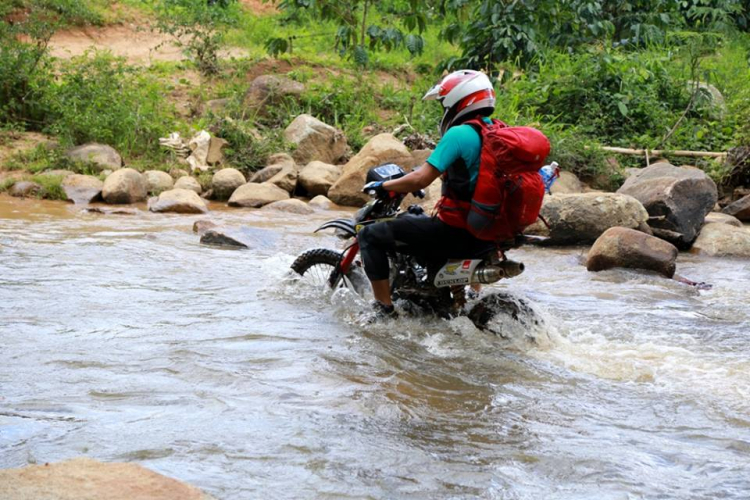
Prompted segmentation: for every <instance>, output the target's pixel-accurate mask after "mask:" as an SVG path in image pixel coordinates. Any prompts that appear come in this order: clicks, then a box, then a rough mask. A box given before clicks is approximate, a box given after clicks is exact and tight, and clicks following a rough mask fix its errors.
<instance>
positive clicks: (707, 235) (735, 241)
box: [690, 223, 750, 258]
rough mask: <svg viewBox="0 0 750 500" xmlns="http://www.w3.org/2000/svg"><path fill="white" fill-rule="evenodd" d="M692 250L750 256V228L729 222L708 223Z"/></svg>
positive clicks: (731, 255) (732, 255)
mask: <svg viewBox="0 0 750 500" xmlns="http://www.w3.org/2000/svg"><path fill="white" fill-rule="evenodd" d="M690 251H691V252H694V253H700V254H704V255H710V256H714V257H743V258H750V230H748V229H746V228H744V227H735V226H730V225H729V224H720V223H711V224H706V225H705V226H703V229H701V232H700V234H699V235H698V238H697V239H696V240H695V242H694V243H693V247H692V248H691V249H690Z"/></svg>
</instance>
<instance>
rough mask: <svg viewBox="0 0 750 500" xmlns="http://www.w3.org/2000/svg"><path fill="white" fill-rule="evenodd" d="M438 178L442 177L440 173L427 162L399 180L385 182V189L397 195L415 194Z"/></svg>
mask: <svg viewBox="0 0 750 500" xmlns="http://www.w3.org/2000/svg"><path fill="white" fill-rule="evenodd" d="M438 177H440V171H439V170H438V169H436V168H435V167H433V166H432V165H430V164H429V163H427V162H425V163H423V164H422V166H421V167H419V168H418V169H416V170H413V171H411V172H409V173H408V174H406V175H405V176H403V177H401V178H399V179H394V180H392V181H386V182H384V183H383V187H384V188H385V189H387V190H388V191H395V192H397V193H413V192H414V191H419V190H420V189H424V188H426V187H427V186H429V185H430V184H432V182H433V181H434V180H435V179H437V178H438Z"/></svg>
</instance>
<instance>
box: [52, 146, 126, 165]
mask: <svg viewBox="0 0 750 500" xmlns="http://www.w3.org/2000/svg"><path fill="white" fill-rule="evenodd" d="M66 156H67V157H68V158H70V159H71V160H73V161H77V162H81V163H86V164H89V165H93V166H95V167H96V169H97V170H98V171H100V172H101V171H102V170H112V171H114V170H118V169H120V168H122V157H121V156H120V153H118V152H117V151H116V150H115V148H113V147H111V146H107V145H106V144H95V143H91V144H84V145H82V146H78V147H75V148H73V149H71V150H70V151H68V152H67V153H66Z"/></svg>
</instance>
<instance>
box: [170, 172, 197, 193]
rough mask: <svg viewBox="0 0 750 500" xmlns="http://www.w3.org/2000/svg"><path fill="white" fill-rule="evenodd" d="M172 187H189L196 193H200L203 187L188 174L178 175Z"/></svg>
mask: <svg viewBox="0 0 750 500" xmlns="http://www.w3.org/2000/svg"><path fill="white" fill-rule="evenodd" d="M174 188H175V189H189V190H190V191H195V193H196V194H201V193H202V192H203V188H202V187H201V184H200V182H198V181H197V180H196V179H194V178H193V177H189V176H185V177H180V178H179V179H177V181H176V182H175V183H174Z"/></svg>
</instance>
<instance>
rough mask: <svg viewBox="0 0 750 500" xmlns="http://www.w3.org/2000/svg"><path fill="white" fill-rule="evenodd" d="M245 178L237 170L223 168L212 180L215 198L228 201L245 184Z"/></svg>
mask: <svg viewBox="0 0 750 500" xmlns="http://www.w3.org/2000/svg"><path fill="white" fill-rule="evenodd" d="M245 182H246V181H245V176H244V175H242V172H240V171H239V170H237V169H235V168H223V169H221V170H219V171H218V172H216V173H215V174H214V177H213V179H212V180H211V189H212V190H213V196H214V198H216V199H217V200H227V199H229V198H230V197H231V196H232V193H234V191H235V190H236V189H237V188H238V187H240V186H242V185H243V184H245Z"/></svg>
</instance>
